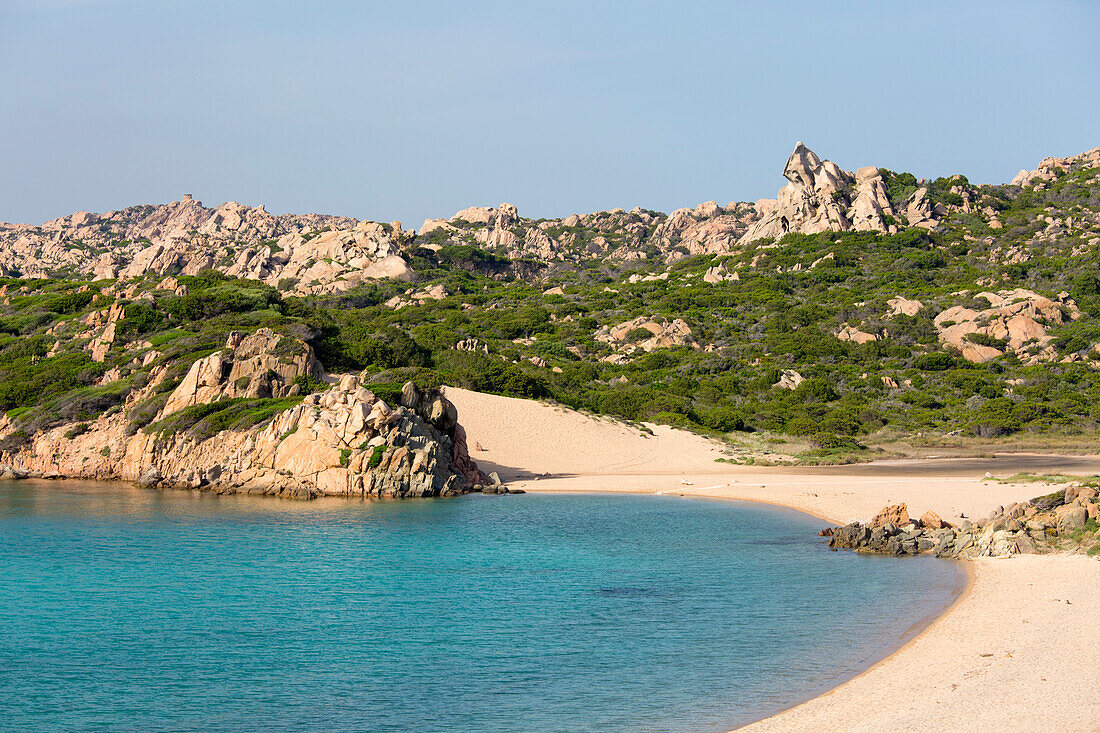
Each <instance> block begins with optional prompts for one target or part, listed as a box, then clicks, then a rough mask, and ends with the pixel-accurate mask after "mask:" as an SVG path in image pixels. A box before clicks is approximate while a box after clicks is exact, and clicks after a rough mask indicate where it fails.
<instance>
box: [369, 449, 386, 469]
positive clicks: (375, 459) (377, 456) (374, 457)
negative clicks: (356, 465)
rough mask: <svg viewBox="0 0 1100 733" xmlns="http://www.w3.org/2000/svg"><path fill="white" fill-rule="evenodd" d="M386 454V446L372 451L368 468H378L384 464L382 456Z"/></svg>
mask: <svg viewBox="0 0 1100 733" xmlns="http://www.w3.org/2000/svg"><path fill="white" fill-rule="evenodd" d="M385 452H386V446H384V445H376V446H374V450H373V451H371V454H370V458H368V459H367V468H378V466H379V465H380V464H381V463H382V454H383V453H385Z"/></svg>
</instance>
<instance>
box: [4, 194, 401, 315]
mask: <svg viewBox="0 0 1100 733" xmlns="http://www.w3.org/2000/svg"><path fill="white" fill-rule="evenodd" d="M406 238H407V233H406V232H404V231H403V230H402V229H401V225H400V222H393V223H391V224H380V223H377V222H368V221H362V222H360V221H356V220H355V219H349V218H347V217H342V216H323V215H319V214H306V215H289V214H288V215H282V216H275V215H272V214H270V213H268V212H267V211H265V210H264V207H263V206H258V207H250V206H245V205H243V204H238V203H236V202H233V201H230V202H228V203H225V204H222V205H221V206H219V207H217V208H216V209H209V208H206V207H204V206H203V205H202V203H201V202H199V201H196V200H194V199H193V198H192V197H191V196H189V195H188V196H184V197H183V199H182V200H180V201H175V202H172V203H170V204H162V205H159V206H134V207H130V208H128V209H123V210H120V211H112V212H108V213H106V214H102V215H97V214H92V213H89V212H86V211H81V212H77V213H75V214H71V215H69V216H65V217H62V218H60V219H54V220H53V221H49V222H46V223H44V224H42V225H41V226H29V225H26V224H6V223H0V274H3V275H19V276H23V277H50V276H54V275H56V274H58V273H64V274H66V275H68V276H78V277H87V278H94V279H100V280H101V279H111V278H122V279H127V278H133V277H138V276H142V275H146V274H149V273H154V274H158V275H163V274H166V273H168V274H177V273H182V274H185V275H193V274H195V273H197V272H199V271H201V270H205V269H216V270H219V271H221V272H224V273H225V274H227V275H231V276H234V277H243V278H251V279H256V280H262V281H264V282H267V283H269V284H271V285H279V284H280V283H281V284H282V286H283V287H284V288H289V289H291V290H293V291H295V292H298V293H302V294H305V293H317V292H330V291H342V290H346V289H348V288H351V287H354V286H355V285H357V284H358V283H360V282H362V281H364V280H366V279H369V278H384V277H393V278H401V279H409V278H410V277H411V270H409V268H408V266H407V264H406V262H405V260H404V259H403V258H402V257H401V256H400V250H401V247H402V245H403V243H404V241H405V239H406Z"/></svg>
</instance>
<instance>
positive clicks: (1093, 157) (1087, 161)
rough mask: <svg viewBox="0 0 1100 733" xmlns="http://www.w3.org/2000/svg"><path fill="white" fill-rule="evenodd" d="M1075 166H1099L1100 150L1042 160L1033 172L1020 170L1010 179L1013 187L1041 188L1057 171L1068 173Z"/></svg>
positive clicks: (1054, 176) (1051, 179) (1095, 149)
mask: <svg viewBox="0 0 1100 733" xmlns="http://www.w3.org/2000/svg"><path fill="white" fill-rule="evenodd" d="M1075 165H1082V166H1085V167H1095V166H1098V165H1100V148H1093V149H1092V150H1088V151H1085V152H1084V153H1078V154H1077V155H1071V156H1069V157H1067V158H1053V157H1049V158H1043V159H1042V160H1041V161H1039V166H1038V167H1037V168H1036V169H1035V170H1033V171H1029V170H1022V171H1020V172H1019V173H1017V174H1016V177H1015V178H1013V179H1012V185H1013V186H1031V187H1035V186H1041V185H1043V184H1044V183H1049V182H1050V181H1053V180H1055V179H1056V178H1057V177H1058V174H1059V171H1062V172H1068V171H1069V170H1070V169H1071V168H1073V167H1075Z"/></svg>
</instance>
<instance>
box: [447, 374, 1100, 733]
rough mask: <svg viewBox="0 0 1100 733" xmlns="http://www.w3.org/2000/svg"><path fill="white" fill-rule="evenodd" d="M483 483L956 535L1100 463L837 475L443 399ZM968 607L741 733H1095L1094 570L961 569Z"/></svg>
mask: <svg viewBox="0 0 1100 733" xmlns="http://www.w3.org/2000/svg"><path fill="white" fill-rule="evenodd" d="M447 396H448V397H449V398H450V399H451V400H452V401H453V402H454V403H455V405H456V406H457V407H458V411H459V416H460V419H461V422H462V423H463V425H464V426H465V428H466V431H467V434H468V435H469V439H470V446H471V455H472V456H473V458H474V459H475V460H477V461H478V463H479V464H480V465H481V466H482V468H483V469H484V470H485V471H486V472H488V471H498V472H499V473H500V475H501V477H502V478H503V479H504V480H505V481H506V482H508V484H509V485H510V486H512V487H515V488H522V489H525V490H527V491H617V492H623V491H625V492H643V493H677V494H683V495H685V496H706V497H713V498H723V499H739V500H749V501H762V502H768V503H772V504H778V505H783V506H789V507H793V508H796V509H799V510H801V511H804V512H807V513H809V514H813V515H815V516H818V517H821V518H822V520H823V524H825V523H829V524H843V523H847V522H851V521H854V520H864V521H865V520H867V519H868V518H870V517H871V516H872V515H873V514H874V513H875V512H877V511H878V510H879V509H881V508H882V507H883V506H884V505H886V504H892V503H898V502H905V503H906V504H907V505H908V507H909V511H910V514H911V515H913V516H920V514H922V513H923V512H925V511H926V510H929V509H931V510H933V511H935V512H937V513H938V514H940V516H942V517H943V518H945V519H947V520H949V521H953V522H954V521H959V520H960V519H961V518H963V517H970V518H973V517H978V516H984V515H987V514H988V513H989V512H990V510H991V509H993V508H994V507H996V506H998V505H1007V504H1009V503H1011V502H1015V501H1023V500H1026V499H1029V498H1031V497H1033V496H1035V495H1037V494H1039V493H1043V491H1050V489H1044V488H1043V487H1041V486H1039V485H1036V484H1033V483H1023V484H1013V483H1003V482H1000V481H995V480H990V479H988V478H987V476H986V474H987V473H988V474H990V475H992V476H993V477H1006V476H1011V475H1012V474H1015V473H1018V472H1020V471H1029V472H1034V473H1049V472H1061V473H1067V474H1094V473H1100V458H1097V457H1081V456H1051V455H1030V454H1012V455H1000V456H996V457H993V458H982V459H922V460H912V461H881V462H877V463H870V464H858V465H851V466H829V467H753V466H735V465H731V464H726V463H719V462H716V459H717V458H719V457H721V453H720V451H719V450H718V448H717V446H716V445H715V444H714V443H712V442H711V441H709V440H707V439H705V438H703V437H700V436H697V435H694V434H691V433H687V432H685V431H681V430H676V429H673V428H669V427H665V426H648V428H649V429H650V430H651V434H650V433H647V432H645V431H643V430H640V429H638V428H634V427H631V426H627V425H623V424H621V423H617V422H615V421H612V420H608V419H599V418H593V417H589V416H586V415H583V414H580V413H577V412H574V411H571V410H568V409H565V408H561V407H557V406H550V405H546V404H542V403H537V402H531V401H526V400H516V399H511V398H507V397H497V396H493V395H484V394H478V393H474V392H469V391H466V390H460V389H454V388H448V389H447ZM968 566H969V567H968V570H969V572H970V575H971V583H970V585H969V587H968V589H967V591H966V592H965V593H964V595H963V596H962V597H960V598H959V600H958V601H957V602H956V603H955V604H954V605H953V606H952V607H951V608H950V609H949V610H948V612H947V613H945V614H944V615H942V616H941V617H940V618H939V619H937V620H936V621H935V622H933V623H932V624H931V625H930V626H929V627H928V628H927V629H926V630H925V631H924V632H923V633H921V634H920V635H919V636H918V637H916V638H915V639H913V640H912V641H910V642H909V643H908V644H907V645H905V646H904V647H903V648H901V649H900V650H899V651H897V652H896V653H895V654H893V655H892V656H890V657H888V658H887V659H884V660H882V661H881V662H879V663H878V664H877V665H875V666H874V667H872V668H871V669H870V670H868V671H867V672H865V673H864V674H862V675H860V676H858V677H856V678H855V679H852V680H850V681H849V682H847V683H845V684H843V685H841V686H840V687H837V688H835V689H834V690H832V691H830V692H829V693H827V694H825V695H822V696H820V697H817V698H814V699H812V700H810V701H808V702H806V703H803V704H801V705H798V706H796V707H794V708H791V709H789V710H786V711H784V712H782V713H780V714H778V715H776V716H773V717H771V718H768V719H767V720H763V721H760V722H758V723H755V724H753V725H751V726H749V727H747V728H745V729H743V730H749V731H788V730H806V729H810V728H814V729H819V730H853V731H854V730H868V731H870V730H880V729H882V728H883V726H884V725H886V726H888V725H893V726H896V727H901V728H903V729H913V728H917V727H919V728H921V729H924V730H953V731H971V730H973V731H987V730H1002V729H1008V728H1010V727H1016V726H1019V725H1021V724H1023V725H1025V726H1026V727H1035V728H1039V729H1055V728H1057V729H1060V730H1065V731H1094V730H1100V700H1098V699H1097V698H1096V696H1095V695H1094V694H1093V692H1092V685H1093V676H1094V675H1093V673H1092V670H1091V664H1089V663H1088V662H1087V657H1086V655H1087V651H1086V650H1089V649H1092V648H1093V647H1094V646H1095V645H1096V644H1097V643H1098V642H1100V563H1097V561H1096V560H1094V559H1091V558H1086V557H1082V556H1016V557H1013V558H1009V559H998V560H994V559H980V560H976V561H972V562H969V563H968Z"/></svg>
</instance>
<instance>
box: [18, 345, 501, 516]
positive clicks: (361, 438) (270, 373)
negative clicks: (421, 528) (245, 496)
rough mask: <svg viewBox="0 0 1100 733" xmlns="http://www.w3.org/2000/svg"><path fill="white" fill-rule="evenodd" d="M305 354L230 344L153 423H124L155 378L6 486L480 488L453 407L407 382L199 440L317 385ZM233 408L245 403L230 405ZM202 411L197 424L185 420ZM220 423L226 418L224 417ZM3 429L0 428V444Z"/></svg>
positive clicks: (152, 390) (361, 389) (51, 443)
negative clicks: (66, 480)
mask: <svg viewBox="0 0 1100 733" xmlns="http://www.w3.org/2000/svg"><path fill="white" fill-rule="evenodd" d="M319 374H321V373H320V372H319V365H318V363H317V361H316V359H315V358H314V356H313V352H312V350H311V349H310V348H309V346H308V345H307V344H305V343H303V342H300V341H289V342H287V341H284V338H283V337H280V336H278V335H276V334H273V333H272V332H270V331H269V330H267V329H261V330H260V331H258V332H256V333H255V334H252V335H251V336H247V337H244V336H241V335H240V334H236V333H234V334H233V335H231V336H230V339H229V342H228V343H227V344H226V348H225V349H224V350H222V351H219V352H215V353H214V354H211V355H210V356H208V357H205V358H203V359H199V360H198V361H196V362H195V363H194V365H193V366H192V367H191V370H190V371H189V372H188V375H187V377H186V378H185V379H184V380H183V382H181V383H180V385H179V386H177V387H176V389H175V390H173V392H172V393H171V395H170V396H169V397H168V399H167V402H166V403H165V406H164V408H163V409H162V410H161V411H160V413H159V414H158V415H157V417H156V419H155V420H154V422H153V423H152V424H151V425H149V426H147V427H146V428H145V429H142V430H139V431H137V432H135V431H134V429H133V427H132V426H131V424H130V417H129V415H128V413H129V412H130V411H131V410H132V408H134V407H135V406H137V405H139V404H141V403H143V402H144V401H145V400H149V399H155V395H156V394H157V392H158V390H157V388H158V386H159V385H160V383H161V382H162V381H163V378H164V375H165V370H164V369H163V368H162V369H160V370H159V371H158V372H157V373H156V375H155V376H154V378H153V379H152V380H151V381H150V382H149V384H148V385H147V386H146V387H145V388H143V389H142V390H139V391H138V392H136V393H134V394H132V395H131V396H130V398H129V399H128V401H127V404H126V406H125V407H126V408H127V409H124V410H122V411H120V412H116V413H114V414H105V415H103V416H101V417H100V418H99V419H97V420H96V421H94V422H93V423H90V424H88V425H85V426H84V427H83V429H82V430H81V431H79V432H78V433H77V431H73V430H72V428H71V426H70V425H64V426H61V427H58V428H54V429H52V430H48V431H46V432H44V433H40V434H37V435H35V436H33V437H32V438H31V439H30V442H29V443H28V444H26V445H25V446H24V447H22V448H20V449H18V450H15V451H13V452H10V453H5V454H3V455H0V460H2V461H3V463H4V464H5V465H6V466H7V467H8V469H9V470H10V471H11V472H13V474H17V475H30V476H40V477H53V478H60V477H73V478H77V477H79V478H96V479H122V480H129V481H137V482H139V483H141V484H143V485H146V486H170V487H180V488H192V489H202V490H208V491H213V492H216V493H255V494H270V495H278V496H287V497H294V498H313V497H316V496H321V495H338V496H386V497H425V496H451V495H455V494H461V493H465V492H468V491H476V490H480V488H481V486H482V485H483V484H485V483H486V482H487V480H488V479H487V478H486V477H485V475H484V474H483V473H481V471H480V470H479V469H478V467H477V464H476V463H475V462H474V461H473V460H472V459H471V458H470V455H469V451H468V450H467V447H466V434H465V431H463V430H462V428H461V426H460V425H459V424H458V414H457V411H456V410H455V407H454V405H453V404H451V402H450V401H449V400H447V399H446V398H445V397H443V395H442V394H441V393H440V392H439V391H438V390H428V391H421V390H418V389H417V388H416V387H415V385H413V384H412V383H408V384H406V385H405V387H404V389H403V390H402V393H401V400H400V402H401V404H399V405H395V406H392V407H391V406H390V405H389V404H387V403H386V402H385V401H383V400H382V399H380V398H379V397H378V396H377V395H375V394H374V393H373V392H371V391H370V389H368V387H369V385H368V384H367V383H366V382H365V377H361V376H359V375H355V374H345V375H343V376H342V377H339V378H338V379H337V378H335V377H332V378H329V379H330V381H331V382H334V383H333V384H332V385H331V386H330V387H329V388H328V389H327V390H325V391H324V392H319V393H313V394H309V395H306V396H304V397H303V398H302V399H301V401H300V402H297V403H296V404H293V403H292V404H290V405H289V406H286V407H284V403H282V402H277V403H275V407H276V408H283V409H281V410H279V411H277V412H275V413H274V414H273V415H272V416H271V417H270V418H268V419H263V420H260V421H259V422H258V423H256V424H247V425H244V426H242V427H239V428H238V427H234V424H232V423H231V424H230V425H229V427H226V428H223V429H220V430H218V431H217V432H216V433H214V434H207V433H206V432H204V431H203V430H199V429H198V428H201V427H202V426H203V425H204V423H203V422H202V419H203V414H205V413H206V412H209V413H211V414H215V415H216V414H218V411H217V409H216V408H217V407H218V405H219V404H225V405H226V407H225V408H223V409H232V408H233V407H234V406H236V405H238V404H243V405H245V406H247V407H250V408H254V409H262V408H263V407H264V405H265V404H270V402H271V400H270V398H278V397H293V396H294V395H295V394H296V391H297V390H300V386H299V385H296V384H294V380H295V379H297V378H298V377H300V376H304V375H306V376H313V377H317V376H318V375H319ZM235 397H241V398H245V399H248V400H252V401H251V402H244V403H240V401H239V400H235V399H234V398H235ZM197 408H205V409H204V412H203V413H202V414H191V411H192V410H195V409H197ZM226 414H229V413H226ZM11 428H12V426H11V425H10V424H9V423H8V422H7V420H6V419H5V420H4V423H3V424H0V433H4V432H8V431H10V430H11Z"/></svg>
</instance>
